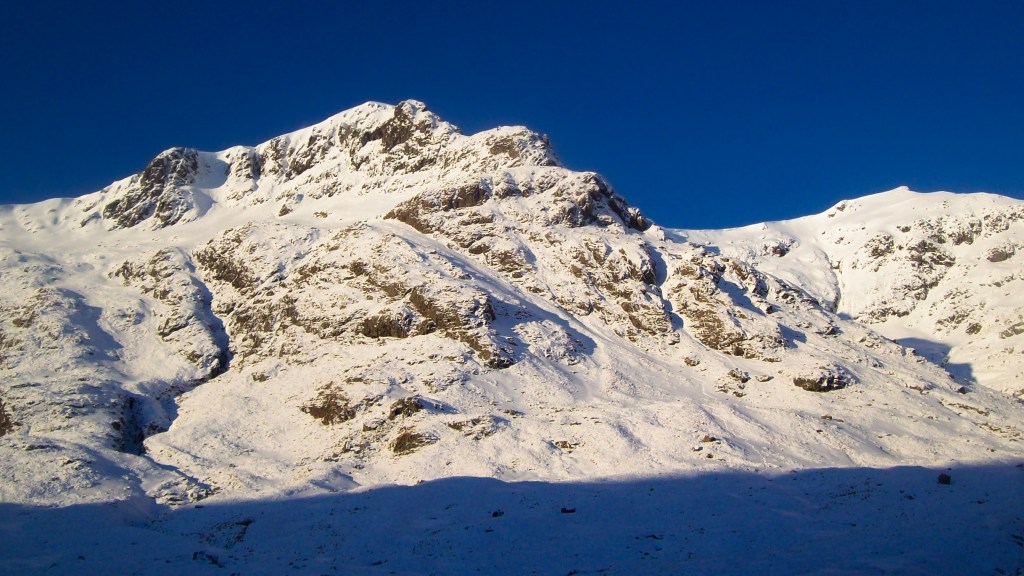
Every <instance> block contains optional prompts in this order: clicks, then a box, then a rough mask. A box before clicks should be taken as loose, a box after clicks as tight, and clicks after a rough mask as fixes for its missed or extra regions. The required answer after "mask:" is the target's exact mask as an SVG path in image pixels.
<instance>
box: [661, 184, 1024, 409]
mask: <svg viewBox="0 0 1024 576" xmlns="http://www.w3.org/2000/svg"><path fill="white" fill-rule="evenodd" d="M679 233H680V234H681V235H682V236H684V237H686V238H688V239H689V240H690V241H693V242H698V243H701V244H705V245H708V246H713V247H714V248H713V249H714V250H716V251H718V252H720V253H721V254H722V255H727V256H730V257H733V258H737V259H740V260H743V261H744V262H748V263H750V264H751V265H753V266H755V267H757V268H758V269H760V270H764V271H765V272H768V273H771V274H773V275H776V276H779V277H780V278H785V279H787V280H789V281H791V282H794V283H798V284H799V285H801V286H804V287H806V288H807V289H808V290H809V291H811V292H812V293H813V294H814V295H815V297H817V298H819V299H821V300H822V301H826V302H833V303H834V304H833V308H834V309H835V310H836V311H837V312H838V313H839V314H841V315H845V316H847V317H850V318H852V319H854V320H857V321H859V322H862V323H865V324H868V325H870V326H871V327H872V328H874V329H875V330H877V331H878V332H879V333H881V334H883V335H884V336H886V337H888V338H890V339H893V340H895V341H897V342H900V343H902V344H905V345H906V346H908V347H910V348H914V349H916V350H917V352H918V353H920V354H922V355H923V356H925V357H927V358H928V359H929V360H930V361H932V362H935V363H937V364H939V365H942V366H944V367H946V368H947V369H948V370H949V371H950V372H951V373H952V374H953V375H954V376H955V377H957V379H958V380H959V381H961V382H963V383H966V384H971V383H978V384H980V385H983V386H988V387H990V388H994V389H996V390H1001V391H1004V392H1007V393H1011V394H1014V395H1016V396H1018V397H1020V395H1021V394H1022V393H1024V376H1022V371H1024V337H1022V336H1021V334H1024V291H1022V290H1021V289H1020V288H1021V287H1024V284H1022V282H1024V274H1022V273H1021V270H1022V268H1021V264H1020V255H1019V254H1017V252H1018V251H1020V250H1021V248H1022V244H1021V242H1022V240H1021V238H1022V237H1024V202H1022V201H1020V200H1014V199H1012V198H1006V197H1003V196H996V195H992V194H951V193H942V192H936V193H929V194H921V193H917V192H911V191H910V190H907V189H906V188H898V189H896V190H892V191H889V192H884V193H881V194H874V195H871V196H867V197H864V198H859V199H857V200H851V201H844V202H840V203H839V204H837V205H836V206H834V207H833V208H831V209H830V210H828V211H826V212H825V213H824V214H819V215H816V216H808V217H805V218H799V219H796V220H790V221H785V222H771V223H766V224H757V225H753V226H748V227H745V228H739V229H733V230H715V231H696V230H695V231H679Z"/></svg>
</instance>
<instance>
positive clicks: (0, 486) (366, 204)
mask: <svg viewBox="0 0 1024 576" xmlns="http://www.w3.org/2000/svg"><path fill="white" fill-rule="evenodd" d="M889 194H890V196H887V197H885V198H884V199H883V200H878V199H877V198H875V197H869V198H867V199H863V200H858V201H851V202H849V203H847V204H844V205H843V209H840V208H839V207H837V208H836V209H835V210H834V211H833V212H834V213H831V215H822V216H817V217H810V218H808V219H805V220H801V221H794V222H793V223H782V224H778V225H775V224H772V225H762V226H760V227H751V228H748V229H741V230H739V231H714V232H700V231H675V230H666V229H663V228H661V227H659V226H657V225H655V224H654V223H653V222H651V221H650V220H649V219H647V218H646V217H645V216H644V215H643V214H641V213H640V212H639V211H638V210H637V209H635V208H633V207H630V206H629V204H628V203H627V202H626V200H625V199H623V198H622V197H621V196H620V195H619V194H618V193H616V192H615V191H614V190H613V189H612V188H611V186H610V185H609V184H608V183H607V182H606V181H605V180H604V179H602V178H601V177H600V176H599V175H597V174H594V173H589V172H575V171H572V170H569V169H567V168H565V167H563V166H561V165H560V163H559V161H558V159H557V156H556V155H555V154H554V152H553V151H552V148H551V145H550V143H549V142H548V140H547V138H546V137H544V136H541V135H538V134H536V133H533V132H530V131H529V130H527V129H525V128H521V127H513V128H497V129H494V130H489V131H486V132H482V133H479V134H475V135H470V136H466V135H462V134H461V133H459V131H458V130H457V129H456V128H455V127H454V126H452V125H450V124H447V123H445V122H444V121H442V120H441V119H439V118H437V117H436V116H435V115H434V114H432V113H431V112H429V111H428V110H426V108H425V107H424V106H423V105H422V104H421V103H418V102H413V101H409V102H403V103H401V104H399V105H397V106H388V105H383V104H376V103H369V104H365V105H363V106H360V107H357V108H354V109H352V110H349V111H346V112H343V113H341V114H338V115H337V116H334V117H332V118H330V119H328V120H326V121H324V122H323V123H321V124H318V125H316V126H312V127H310V128H306V129H303V130H299V131H297V132H294V133H292V134H288V135H285V136H281V137H278V138H274V139H272V140H270V141H269V142H266V143H264V144H261V145H258V146H255V147H235V148H231V149H229V150H226V151H223V152H218V153H207V152H199V151H195V150H190V149H182V148H176V149H172V150H169V151H167V152H165V153H163V154H161V155H159V156H158V157H157V158H156V159H154V160H153V161H152V163H150V164H149V165H148V166H147V167H146V168H145V169H144V170H143V171H142V172H140V173H139V174H137V175H134V176H131V177H129V178H126V179H124V180H121V181H119V182H116V183H114V184H112V185H111V186H109V187H107V188H105V189H103V190H101V191H99V192H96V193H94V194H90V195H87V196H83V197H81V198H77V199H63V200H50V201H46V202H42V203H39V204H34V205H26V206H5V207H2V208H0V273H2V274H3V277H4V279H5V284H6V290H5V291H4V292H3V293H2V294H0V375H2V379H0V402H2V404H0V436H2V437H0V451H2V453H3V457H2V458H0V499H2V500H4V501H7V502H23V503H47V504H53V503H61V504H67V503H73V502H108V501H121V500H132V499H135V498H138V499H143V500H147V499H153V500H156V501H157V502H159V503H162V504H171V505H179V504H183V503H187V502H193V501H197V500H201V499H204V498H210V497H213V498H221V499H225V500H230V499H233V498H249V497H261V496H271V495H278V496H281V495H285V496H298V495H313V494H320V493H324V492H333V491H340V490H348V489H350V488H352V487H354V486H359V485H362V486H372V485H378V484H383V483H401V484H409V483H415V482H417V481H420V480H430V479H437V478H446V477H452V476H484V477H494V478H499V479H503V480H523V479H546V480H567V479H581V478H596V477H602V476H611V475H621V474H623V473H625V472H630V473H639V472H641V471H642V472H644V473H646V474H655V475H656V474H670V473H680V472H689V471H722V470H738V471H755V470H756V471H765V470H775V471H781V470H787V469H797V468H809V467H823V466H840V467H843V466H865V467H883V466H894V465H905V464H909V465H943V464H946V463H950V462H975V463H985V462H1006V461H1011V460H1019V459H1021V457H1022V456H1024V451H1022V448H1021V442H1022V438H1021V427H1020V422H1022V421H1024V407H1022V405H1021V403H1020V401H1019V392H1020V390H1021V388H1022V385H1021V383H1020V380H1019V369H1018V368H1019V367H1020V357H1021V356H1020V352H1021V350H1022V348H1024V343H1022V342H1021V341H1020V338H1022V336H1021V334H1022V333H1024V330H1018V329H1017V328H1018V327H1019V324H1020V322H1021V317H1020V315H1021V313H1022V309H1021V307H1020V303H1019V302H1018V300H1017V295H1016V294H1013V290H1012V288H1013V286H1014V285H1015V284H1014V283H1015V282H1017V281H1019V280H1020V278H1019V276H1020V273H1019V272H1018V271H1017V269H1016V268H1014V266H1015V264H1014V262H1015V261H1014V258H1015V255H1016V253H1017V252H1018V251H1019V250H1020V248H1021V242H1022V239H1024V232H1022V228H1021V227H1022V225H1024V224H1022V222H1021V216H1022V214H1024V208H1022V207H1021V206H1022V204H1021V203H1020V202H1017V201H1012V200H1009V199H1003V198H997V197H990V196H956V197H953V196H932V195H911V193H909V192H894V193H889ZM893 195H895V196H893ZM904 196H906V198H907V199H906V204H905V205H903V204H899V205H898V206H897V207H896V208H891V204H892V202H891V200H892V199H893V198H897V199H902V198H904ZM873 198H874V199H873ZM958 202H959V203H962V204H957V203H958ZM873 203H876V204H877V203H884V204H885V205H887V206H890V209H891V210H892V213H893V214H894V215H895V216H893V218H894V219H893V220H892V225H891V226H890V225H889V222H890V221H889V220H886V221H885V225H884V226H883V225H882V224H880V223H879V222H881V221H880V220H879V219H878V217H877V216H876V213H875V212H873V211H872V210H875V208H871V207H872V206H874V204H873ZM943 203H946V205H943ZM965 214H969V216H964V215H965ZM896 216H898V217H899V218H896ZM897 220H898V221H897ZM904 220H907V222H904ZM904 228H906V229H904ZM979 279H981V280H979ZM979 282H980V283H979ZM976 286H986V287H992V289H991V290H988V289H987V288H986V290H985V291H978V290H977V289H975V287H976ZM1018 292H1019V291H1018ZM899 330H904V332H905V333H904V332H900V331H899ZM954 336H955V337H954ZM982 336H984V337H983V338H982ZM914 338H916V339H917V340H914ZM921 342H929V343H932V344H934V346H932V347H931V348H929V347H928V346H923V345H921ZM943 346H945V347H946V348H945V350H946V352H947V354H946V356H944V357H942V358H937V357H936V356H935V352H936V351H937V350H942V347H943ZM914 348H916V349H918V350H919V351H920V353H918V352H915V351H914V350H913V349H914ZM947 356H948V357H947ZM997 366H998V367H999V368H998V369H997ZM968 367H970V368H968ZM999 370H1003V372H999ZM1015 378H1016V379H1015ZM1013 394H1018V397H1017V398H1014V396H1013Z"/></svg>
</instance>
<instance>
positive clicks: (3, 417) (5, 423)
mask: <svg viewBox="0 0 1024 576" xmlns="http://www.w3.org/2000/svg"><path fill="white" fill-rule="evenodd" d="M11 432H14V420H13V419H12V418H11V414H10V413H9V412H8V411H7V406H5V405H4V401H3V400H0V437H2V436H6V435H7V434H10V433H11Z"/></svg>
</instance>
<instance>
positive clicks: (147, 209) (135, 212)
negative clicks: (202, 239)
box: [103, 148, 199, 228]
mask: <svg viewBox="0 0 1024 576" xmlns="http://www.w3.org/2000/svg"><path fill="white" fill-rule="evenodd" d="M198 168H199V153H198V152H197V151H196V150H193V149H191V148H172V149H170V150H167V151H166V152H162V153H161V154H160V155H158V156H157V157H156V158H154V159H153V161H152V162H150V163H149V165H148V166H146V168H145V170H143V171H142V172H141V173H140V174H139V175H138V176H136V177H135V178H134V179H133V180H132V183H131V184H130V185H129V187H128V189H127V190H125V191H123V192H122V193H121V195H120V197H118V198H116V199H115V200H113V201H112V202H110V203H109V204H107V205H106V206H105V207H104V208H103V217H104V218H106V219H108V220H111V221H112V226H111V227H112V228H132V227H134V226H137V225H138V224H140V223H141V222H144V221H146V220H149V219H150V218H153V219H154V220H155V224H154V225H153V227H154V228H163V227H166V226H171V225H173V224H177V223H178V222H179V221H181V220H182V219H183V218H184V217H185V216H186V214H187V213H188V212H189V211H192V210H194V208H195V204H194V201H193V199H192V193H191V192H190V191H189V190H187V189H186V188H185V187H186V186H188V185H189V184H192V183H193V182H194V181H195V177H196V172H197V171H198Z"/></svg>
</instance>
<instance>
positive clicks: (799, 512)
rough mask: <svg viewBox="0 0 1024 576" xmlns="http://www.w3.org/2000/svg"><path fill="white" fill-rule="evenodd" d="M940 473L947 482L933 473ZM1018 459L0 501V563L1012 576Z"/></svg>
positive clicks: (1022, 534)
mask: <svg viewBox="0 0 1024 576" xmlns="http://www.w3.org/2000/svg"><path fill="white" fill-rule="evenodd" d="M940 473H946V474H949V475H950V476H951V478H952V483H951V484H948V485H944V484H940V483H939V482H938V481H937V478H938V475H939V474H940ZM1020 570H1024V464H1022V465H1016V466H1015V465H1012V464H1006V465H999V466H976V467H962V468H955V469H952V470H938V469H929V468H920V467H899V468H889V469H867V468H852V469H820V470H806V471H799V472H792V473H788V474H786V473H778V474H775V475H771V476H769V475H763V474H753V473H740V472H723V473H707V474H702V475H693V476H676V477H657V478H651V479H642V480H630V481H611V480H609V481H591V482H567V483H548V482H511V483H510V482H502V481H499V480H494V479H490V478H468V477H456V478H447V479H441V480H436V481H431V482H425V483H422V484H419V485H415V486H385V487H379V488H375V489H370V490H360V491H356V492H348V493H335V494H326V495H317V496H313V497H304V498H299V497H296V498H287V499H274V500H254V501H246V502H228V503H205V504H204V503H199V504H198V505H193V506H188V507H183V508H178V509H173V510H168V509H165V508H157V507H155V505H152V504H149V503H148V501H147V502H136V503H134V504H133V503H131V502H123V503H118V504H99V505H77V506H69V507H65V508H37V507H30V506H23V505H13V504H2V505H0V573H5V574H15V573H42V572H45V573H47V574H83V573H121V574H176V575H177V574H184V573H189V574H231V573H242V574H292V573H294V574H489V575H491V574H517V575H518V574H554V575H567V574H579V575H582V574H929V575H932V574H1019V573H1020V572H1019V571H1020Z"/></svg>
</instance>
